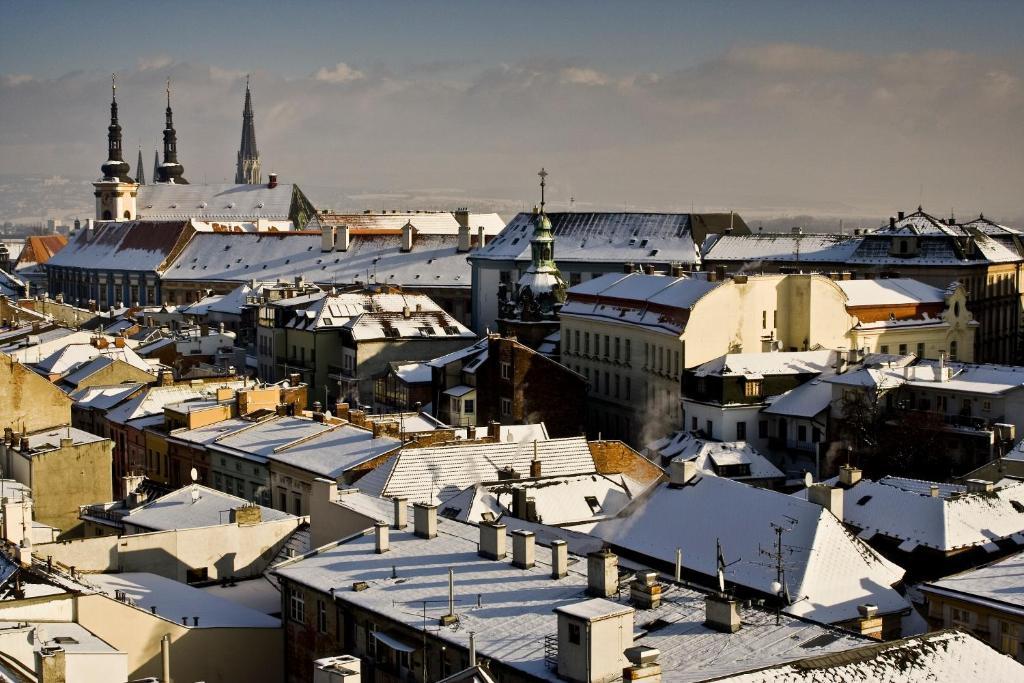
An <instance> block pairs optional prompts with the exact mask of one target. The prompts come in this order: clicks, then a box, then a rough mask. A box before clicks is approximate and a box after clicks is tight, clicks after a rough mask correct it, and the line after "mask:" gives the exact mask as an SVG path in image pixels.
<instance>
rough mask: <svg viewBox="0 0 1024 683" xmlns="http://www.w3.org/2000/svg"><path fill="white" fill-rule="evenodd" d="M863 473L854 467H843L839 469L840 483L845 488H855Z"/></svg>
mask: <svg viewBox="0 0 1024 683" xmlns="http://www.w3.org/2000/svg"><path fill="white" fill-rule="evenodd" d="M862 475H863V472H861V471H860V468H858V467H854V466H852V465H843V466H842V467H840V468H839V483H840V484H842V485H843V486H853V485H855V484H856V483H857V482H858V481H860V478H861V476H862Z"/></svg>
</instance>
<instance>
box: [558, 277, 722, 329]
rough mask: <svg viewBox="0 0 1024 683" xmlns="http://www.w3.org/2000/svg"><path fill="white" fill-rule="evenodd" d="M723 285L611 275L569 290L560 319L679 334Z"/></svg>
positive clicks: (699, 281)
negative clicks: (694, 309) (697, 307)
mask: <svg viewBox="0 0 1024 683" xmlns="http://www.w3.org/2000/svg"><path fill="white" fill-rule="evenodd" d="M720 285H721V283H720V282H709V281H708V280H706V279H700V278H690V277H678V278H677V277H669V276H666V275H645V274H641V273H632V274H629V275H624V274H621V273H608V274H605V275H601V276H599V277H596V278H594V279H592V280H588V281H587V282H585V283H581V284H579V285H576V286H575V287H572V288H570V289H569V292H568V299H567V301H566V303H565V305H563V306H562V309H561V315H562V316H572V317H583V318H601V319H607V320H611V321H613V322H616V323H619V324H626V325H638V326H642V327H648V328H651V329H654V330H657V331H662V332H669V333H671V334H679V333H680V332H682V330H683V329H684V328H685V326H686V316H687V314H688V312H689V309H690V308H692V307H693V305H694V304H696V303H697V301H698V300H699V299H700V298H701V297H703V296H704V295H705V294H707V293H708V292H710V291H711V290H712V289H714V288H716V287H718V286H720Z"/></svg>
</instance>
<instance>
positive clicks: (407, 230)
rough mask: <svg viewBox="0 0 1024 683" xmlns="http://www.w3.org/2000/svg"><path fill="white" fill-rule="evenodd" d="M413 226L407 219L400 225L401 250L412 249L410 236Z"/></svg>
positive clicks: (413, 229)
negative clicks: (406, 221)
mask: <svg viewBox="0 0 1024 683" xmlns="http://www.w3.org/2000/svg"><path fill="white" fill-rule="evenodd" d="M414 231H415V228H414V227H412V221H409V222H408V223H406V224H405V225H403V226H402V251H412V237H413V232H414Z"/></svg>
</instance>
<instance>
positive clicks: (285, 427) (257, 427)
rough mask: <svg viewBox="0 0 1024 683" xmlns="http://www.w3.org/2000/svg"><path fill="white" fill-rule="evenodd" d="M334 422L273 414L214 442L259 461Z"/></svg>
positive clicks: (214, 447) (215, 446)
mask: <svg viewBox="0 0 1024 683" xmlns="http://www.w3.org/2000/svg"><path fill="white" fill-rule="evenodd" d="M333 428H334V425H330V424H326V423H323V422H317V421H315V420H308V419H305V418H301V417H290V416H281V417H272V418H270V419H268V420H263V421H262V422H257V423H254V424H253V425H252V426H250V427H248V428H245V429H240V430H233V431H230V432H226V433H225V434H224V435H223V436H222V437H220V438H217V439H215V440H214V441H213V442H212V443H211V444H210V448H211V449H212V450H217V451H223V452H225V453H228V454H231V455H235V456H238V457H242V458H247V459H250V460H255V461H256V462H260V463H265V462H267V458H269V457H270V456H271V455H272V454H273V452H274V451H275V450H277V449H283V448H286V447H288V445H289V444H294V443H298V442H300V441H302V440H303V439H309V438H311V437H314V436H316V435H318V434H322V433H323V432H327V431H330V430H331V429H333Z"/></svg>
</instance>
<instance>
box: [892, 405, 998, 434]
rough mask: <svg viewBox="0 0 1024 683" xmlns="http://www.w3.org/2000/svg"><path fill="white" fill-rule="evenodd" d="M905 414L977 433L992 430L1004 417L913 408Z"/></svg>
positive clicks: (955, 429)
mask: <svg viewBox="0 0 1024 683" xmlns="http://www.w3.org/2000/svg"><path fill="white" fill-rule="evenodd" d="M906 414H907V415H908V416H910V417H912V418H913V417H916V418H919V419H920V420H922V421H934V420H939V421H941V422H942V423H943V424H945V425H946V427H948V428H949V429H950V430H952V431H958V432H973V433H978V434H979V435H981V434H983V433H988V432H990V431H992V430H993V429H994V425H995V424H996V423H999V422H1004V421H1005V418H1004V417H1003V416H1002V415H1000V416H998V417H976V416H973V415H953V414H949V413H940V412H938V411H936V410H918V409H913V410H907V411H906ZM892 421H895V420H894V419H892V420H890V422H892Z"/></svg>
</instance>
